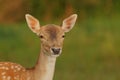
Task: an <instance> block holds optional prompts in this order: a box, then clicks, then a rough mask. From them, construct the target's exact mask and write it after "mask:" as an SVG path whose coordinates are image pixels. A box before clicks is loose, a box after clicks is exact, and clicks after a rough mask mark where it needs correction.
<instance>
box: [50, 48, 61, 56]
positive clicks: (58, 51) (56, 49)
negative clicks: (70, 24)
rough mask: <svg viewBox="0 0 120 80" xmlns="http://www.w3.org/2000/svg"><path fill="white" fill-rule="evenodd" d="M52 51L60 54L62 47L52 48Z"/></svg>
mask: <svg viewBox="0 0 120 80" xmlns="http://www.w3.org/2000/svg"><path fill="white" fill-rule="evenodd" d="M51 50H52V52H53V53H54V55H58V54H59V53H60V50H61V49H60V48H51Z"/></svg>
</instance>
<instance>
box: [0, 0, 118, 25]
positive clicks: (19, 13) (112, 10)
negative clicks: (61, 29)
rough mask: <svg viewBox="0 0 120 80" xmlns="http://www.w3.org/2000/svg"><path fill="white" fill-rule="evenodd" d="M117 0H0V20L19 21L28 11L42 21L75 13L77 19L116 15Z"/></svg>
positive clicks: (5, 21)
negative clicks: (77, 16)
mask: <svg viewBox="0 0 120 80" xmlns="http://www.w3.org/2000/svg"><path fill="white" fill-rule="evenodd" d="M119 4H120V1H119V0H13V1H12V2H11V1H10V0H0V22H1V23H2V22H4V23H7V22H20V21H23V20H24V15H25V14H26V13H30V14H32V15H33V16H35V17H38V18H39V19H40V20H43V21H50V20H56V19H59V20H61V19H63V18H64V17H66V16H68V15H70V14H72V13H77V14H78V15H79V20H81V21H82V20H84V19H87V18H89V17H98V16H108V17H112V16H113V15H117V14H118V12H119V9H120V5H119Z"/></svg>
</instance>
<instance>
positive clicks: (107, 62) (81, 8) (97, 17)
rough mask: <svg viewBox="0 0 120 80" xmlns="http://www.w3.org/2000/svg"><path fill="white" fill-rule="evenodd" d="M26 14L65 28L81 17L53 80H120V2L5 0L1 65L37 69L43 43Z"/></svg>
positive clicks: (1, 2) (0, 6)
mask: <svg viewBox="0 0 120 80" xmlns="http://www.w3.org/2000/svg"><path fill="white" fill-rule="evenodd" d="M26 13H30V14H31V15H33V16H35V17H36V18H38V19H39V20H40V23H41V25H45V24H48V23H54V24H58V25H60V24H62V20H63V19H64V18H66V17H68V16H69V15H71V14H73V13H76V14H78V20H77V22H76V25H75V27H74V28H73V30H72V31H71V32H69V33H68V34H66V38H65V41H64V47H63V53H62V55H61V56H60V57H59V58H58V59H57V63H56V70H55V75H54V80H120V0H12V1H10V0H0V61H11V62H16V63H19V64H21V65H23V66H24V67H32V66H34V65H35V63H36V60H37V58H38V54H39V51H40V40H39V38H38V37H37V36H36V35H35V34H34V33H32V31H30V29H29V28H28V26H27V24H26V21H25V18H24V15H25V14H26Z"/></svg>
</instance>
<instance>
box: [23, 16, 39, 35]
mask: <svg viewBox="0 0 120 80" xmlns="http://www.w3.org/2000/svg"><path fill="white" fill-rule="evenodd" d="M25 18H26V21H27V24H28V26H29V28H30V29H31V30H32V31H33V32H34V33H37V32H38V31H39V30H40V24H39V21H38V20H37V19H36V18H34V17H33V16H31V15H29V14H26V15H25Z"/></svg>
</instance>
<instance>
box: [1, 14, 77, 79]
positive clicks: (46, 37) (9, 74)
mask: <svg viewBox="0 0 120 80" xmlns="http://www.w3.org/2000/svg"><path fill="white" fill-rule="evenodd" d="M25 18H26V22H27V24H28V27H29V28H30V30H31V31H32V32H33V33H35V34H36V35H37V36H38V37H39V38H40V41H41V50H40V54H39V56H38V60H37V62H36V65H35V66H34V67H32V68H29V69H28V68H24V67H23V66H21V65H20V64H17V63H13V62H0V80H53V77H54V70H55V63H56V59H57V57H58V56H60V55H61V52H62V46H63V41H64V37H65V33H67V32H69V31H70V30H71V29H72V28H73V26H74V25H75V22H76V19H77V14H72V15H71V16H69V17H68V18H66V19H64V20H63V23H62V25H61V26H59V25H55V24H47V25H44V26H40V23H39V20H38V19H36V18H35V17H33V16H32V15H30V14H26V15H25Z"/></svg>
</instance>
